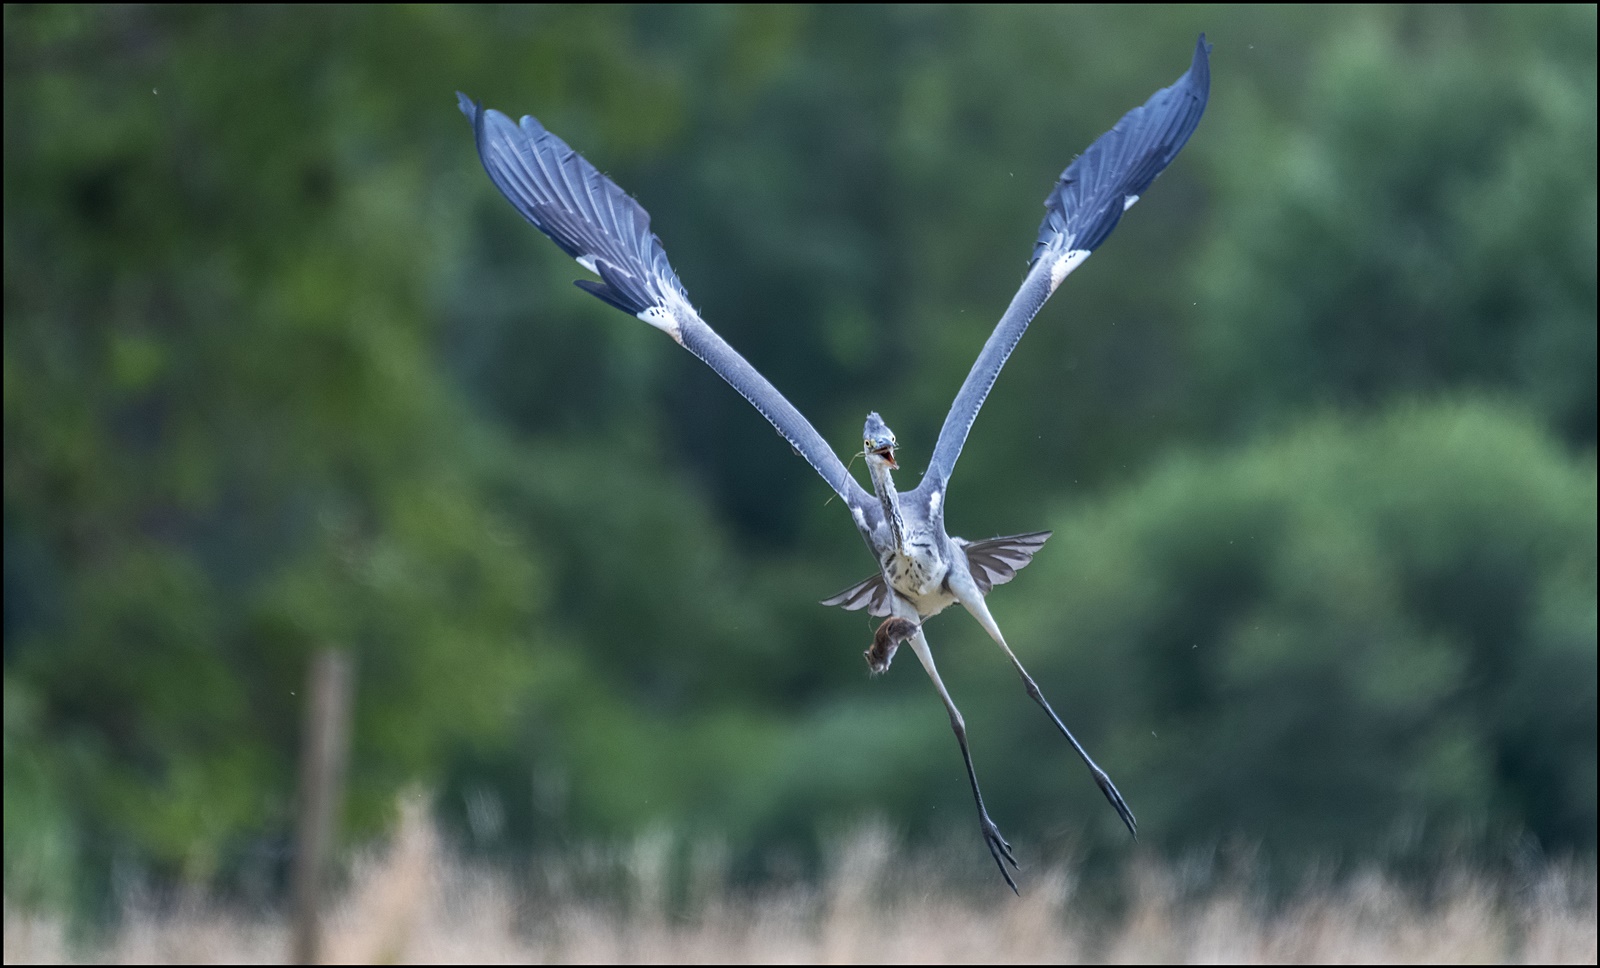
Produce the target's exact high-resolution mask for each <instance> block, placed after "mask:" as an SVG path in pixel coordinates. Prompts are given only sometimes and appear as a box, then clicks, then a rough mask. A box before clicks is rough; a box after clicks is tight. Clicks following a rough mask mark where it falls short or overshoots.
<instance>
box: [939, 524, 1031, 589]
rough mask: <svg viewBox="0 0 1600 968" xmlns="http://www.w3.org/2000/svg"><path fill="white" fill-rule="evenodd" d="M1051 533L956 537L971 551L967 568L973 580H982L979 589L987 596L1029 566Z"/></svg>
mask: <svg viewBox="0 0 1600 968" xmlns="http://www.w3.org/2000/svg"><path fill="white" fill-rule="evenodd" d="M1051 533H1052V532H1049V531H1034V532H1031V533H1029V534H1013V535H1009V536H1007V537H1004V538H989V539H987V540H984V541H972V542H966V541H962V540H961V539H959V538H957V539H956V540H957V542H959V543H960V544H961V545H962V548H963V550H965V551H966V553H967V568H968V570H970V571H971V572H972V579H973V581H976V582H977V583H978V591H980V592H982V593H983V594H984V595H985V596H987V595H988V594H989V590H990V589H992V588H994V586H996V585H1004V584H1005V583H1006V582H1008V581H1010V580H1011V579H1013V578H1015V577H1017V572H1019V571H1021V570H1022V569H1024V568H1026V567H1028V562H1030V561H1032V560H1033V556H1034V555H1035V554H1036V553H1037V552H1038V551H1039V549H1040V548H1043V547H1044V543H1045V541H1046V540H1047V539H1048V538H1049V537H1050V535H1051Z"/></svg>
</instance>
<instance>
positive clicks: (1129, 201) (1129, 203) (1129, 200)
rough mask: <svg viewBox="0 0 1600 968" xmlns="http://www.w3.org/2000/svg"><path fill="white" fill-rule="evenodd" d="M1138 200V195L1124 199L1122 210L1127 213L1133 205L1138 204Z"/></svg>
mask: <svg viewBox="0 0 1600 968" xmlns="http://www.w3.org/2000/svg"><path fill="white" fill-rule="evenodd" d="M1138 200H1139V196H1137V195H1129V196H1128V197H1127V198H1124V199H1123V200H1122V210H1123V211H1124V212H1126V211H1127V210H1128V209H1130V208H1132V207H1133V203H1134V202H1137V201H1138Z"/></svg>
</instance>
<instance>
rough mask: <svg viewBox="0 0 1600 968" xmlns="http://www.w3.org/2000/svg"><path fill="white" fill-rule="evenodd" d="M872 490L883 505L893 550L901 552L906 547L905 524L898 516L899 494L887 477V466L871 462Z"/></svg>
mask: <svg viewBox="0 0 1600 968" xmlns="http://www.w3.org/2000/svg"><path fill="white" fill-rule="evenodd" d="M872 489H873V490H874V491H877V492H878V500H879V502H881V503H882V504H883V516H884V519H885V520H887V521H888V522H889V532H890V534H891V535H892V536H893V538H894V547H895V550H896V551H901V550H903V549H904V548H905V546H906V542H905V535H906V522H905V518H903V517H901V516H900V492H898V491H896V490H895V489H894V478H892V477H890V476H889V468H888V466H887V465H880V464H878V463H877V462H873V467H872Z"/></svg>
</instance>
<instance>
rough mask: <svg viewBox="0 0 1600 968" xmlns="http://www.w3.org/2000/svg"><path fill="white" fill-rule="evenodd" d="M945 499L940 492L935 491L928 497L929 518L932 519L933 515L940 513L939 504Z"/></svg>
mask: <svg viewBox="0 0 1600 968" xmlns="http://www.w3.org/2000/svg"><path fill="white" fill-rule="evenodd" d="M943 499H944V495H942V494H940V493H939V492H938V491H934V492H933V493H932V494H929V495H928V516H929V517H932V516H933V515H935V514H938V513H939V502H940V501H941V500H943Z"/></svg>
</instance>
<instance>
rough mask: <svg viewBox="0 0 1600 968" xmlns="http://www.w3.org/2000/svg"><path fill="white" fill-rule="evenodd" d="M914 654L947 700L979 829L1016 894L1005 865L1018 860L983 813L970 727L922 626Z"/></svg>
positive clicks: (913, 643)
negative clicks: (970, 747)
mask: <svg viewBox="0 0 1600 968" xmlns="http://www.w3.org/2000/svg"><path fill="white" fill-rule="evenodd" d="M911 650H912V651H913V652H915V653H916V654H917V658H918V659H920V660H922V668H924V669H926V670H927V672H928V678H929V679H932V680H933V688H935V689H937V690H938V691H939V698H940V699H942V700H944V708H945V712H947V713H949V714H950V728H951V729H952V730H954V731H955V734H956V742H958V743H960V744H961V759H962V760H963V761H964V762H965V763H966V764H967V780H968V781H969V782H970V783H971V784H972V799H974V800H976V801H977V803H978V826H979V827H980V828H981V829H982V830H983V840H984V843H986V844H988V845H989V854H990V856H992V857H993V858H994V862H995V864H996V865H998V866H999V868H1000V876H1001V877H1004V878H1005V879H1006V886H1007V887H1009V888H1011V892H1012V893H1013V894H1015V893H1017V882H1016V881H1014V880H1012V879H1011V872H1010V871H1008V870H1006V864H1007V863H1010V864H1011V866H1012V867H1017V859H1016V858H1015V857H1013V856H1011V845H1010V844H1008V843H1006V839H1005V838H1004V837H1002V836H1000V828H998V827H996V826H995V823H994V821H993V820H990V819H989V811H988V810H986V809H984V806H983V793H982V792H981V791H980V790H979V789H978V771H977V770H974V769H973V768H972V752H971V751H970V750H968V749H967V725H966V723H965V722H964V721H963V720H962V719H961V711H960V710H959V709H957V708H956V704H955V701H954V700H952V699H951V698H950V692H949V691H948V690H947V689H945V687H944V682H943V681H942V680H941V679H940V678H939V670H938V668H937V667H935V666H934V664H933V650H931V649H929V648H928V639H927V636H925V635H923V634H922V629H921V627H920V626H919V627H918V628H917V630H916V632H915V634H913V635H912V636H911ZM1018 869H1019V870H1020V869H1021V868H1018Z"/></svg>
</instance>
